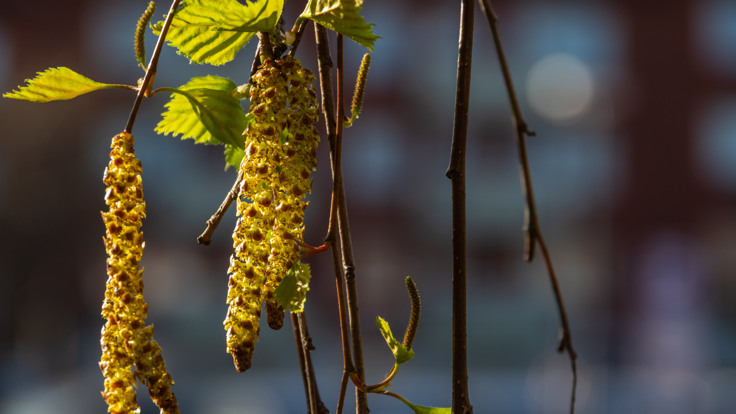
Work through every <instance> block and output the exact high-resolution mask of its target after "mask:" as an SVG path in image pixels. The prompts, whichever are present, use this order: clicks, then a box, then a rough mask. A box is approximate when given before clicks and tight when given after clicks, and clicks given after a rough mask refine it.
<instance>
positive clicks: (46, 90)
mask: <svg viewBox="0 0 736 414" xmlns="http://www.w3.org/2000/svg"><path fill="white" fill-rule="evenodd" d="M37 75H38V76H36V77H35V78H33V79H26V82H27V85H26V86H21V87H20V88H19V89H18V90H17V91H12V92H6V93H5V94H3V97H5V98H13V99H21V100H24V101H31V102H51V101H64V100H67V99H72V98H76V97H77V96H79V95H84V94H85V93H89V92H94V91H97V90H100V89H111V88H120V87H121V85H110V84H106V83H100V82H95V81H93V80H92V79H90V78H88V77H86V76H82V75H80V74H78V73H77V72H74V71H73V70H71V69H69V68H65V67H59V68H50V69H46V70H45V71H43V72H38V74H37Z"/></svg>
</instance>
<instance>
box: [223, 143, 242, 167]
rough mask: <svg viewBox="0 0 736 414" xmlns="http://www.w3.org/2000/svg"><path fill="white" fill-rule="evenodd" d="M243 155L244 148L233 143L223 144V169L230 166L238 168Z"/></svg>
mask: <svg viewBox="0 0 736 414" xmlns="http://www.w3.org/2000/svg"><path fill="white" fill-rule="evenodd" d="M243 157H245V150H244V149H243V148H240V147H236V146H235V145H225V171H227V169H228V168H230V167H231V166H232V167H235V168H238V167H239V166H240V162H241V161H243Z"/></svg>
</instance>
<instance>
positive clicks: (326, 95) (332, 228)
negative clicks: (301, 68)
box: [314, 23, 355, 414]
mask: <svg viewBox="0 0 736 414" xmlns="http://www.w3.org/2000/svg"><path fill="white" fill-rule="evenodd" d="M314 31H315V38H316V43H317V64H318V69H319V78H320V87H321V88H320V89H321V101H322V105H321V107H322V113H323V114H324V117H325V128H326V130H327V141H328V144H329V147H330V161H331V163H330V168H331V170H332V183H333V184H332V185H333V188H332V199H331V202H330V221H329V225H328V230H327V236H326V237H325V244H328V245H330V246H331V247H332V260H333V266H334V269H335V284H336V288H337V305H338V311H339V315H340V338H341V341H342V354H343V378H342V380H341V382H340V396H339V399H338V402H337V411H336V412H337V414H341V413H342V409H343V405H344V401H345V390H346V387H347V379H348V378H349V377H350V376H351V374H354V373H355V368H354V366H353V359H352V356H351V354H350V339H349V336H348V330H349V329H350V328H349V324H348V317H347V313H346V305H345V302H346V300H345V290H344V289H345V288H344V280H343V274H342V271H341V269H340V252H339V249H338V248H337V243H338V241H337V228H338V225H337V222H338V219H337V217H338V212H337V211H338V203H339V193H340V187H341V185H340V182H341V181H342V179H341V171H340V159H339V157H340V153H339V151H338V148H337V122H336V120H335V101H334V96H333V94H332V76H331V74H330V68H331V67H332V65H333V64H332V58H331V57H330V46H329V42H328V40H327V30H326V29H325V28H324V27H322V26H320V25H319V24H317V23H314Z"/></svg>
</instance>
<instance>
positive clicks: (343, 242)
mask: <svg viewBox="0 0 736 414" xmlns="http://www.w3.org/2000/svg"><path fill="white" fill-rule="evenodd" d="M343 73H344V67H343V35H342V34H340V33H338V34H337V113H336V115H335V117H336V119H337V136H336V139H335V140H336V150H337V153H338V154H340V153H341V152H342V130H343V125H342V119H343V118H344V117H345V85H344V82H343ZM338 159H339V158H338ZM336 171H339V174H340V178H341V179H340V182H339V185H340V188H339V192H338V194H339V198H338V203H337V213H338V214H337V222H338V225H339V229H338V230H339V231H338V234H339V235H340V252H341V253H342V268H343V271H344V272H345V287H346V291H347V299H348V303H347V305H348V320H349V321H350V340H351V341H352V347H353V364H354V365H355V372H356V374H357V376H358V379H359V380H360V382H361V384H363V383H365V369H364V367H363V340H362V338H361V333H360V313H359V312H358V287H357V285H356V282H355V276H356V273H355V258H354V256H353V242H352V239H351V237H350V223H349V220H348V207H347V201H346V199H345V185H344V183H343V181H342V166H341V165H340V164H337V168H336ZM355 400H356V401H355V405H356V406H355V408H356V412H357V413H361V414H362V413H368V398H367V396H366V393H365V391H363V390H361V389H360V388H359V387H356V388H355Z"/></svg>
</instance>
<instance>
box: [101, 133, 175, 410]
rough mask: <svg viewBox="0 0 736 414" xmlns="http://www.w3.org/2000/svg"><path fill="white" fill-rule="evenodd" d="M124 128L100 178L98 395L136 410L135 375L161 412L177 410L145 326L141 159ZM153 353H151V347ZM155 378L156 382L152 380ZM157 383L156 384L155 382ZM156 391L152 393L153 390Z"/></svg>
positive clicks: (111, 407)
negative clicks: (102, 259)
mask: <svg viewBox="0 0 736 414" xmlns="http://www.w3.org/2000/svg"><path fill="white" fill-rule="evenodd" d="M133 142H134V138H133V136H132V135H130V134H128V133H125V132H124V133H121V134H118V135H116V136H115V137H114V138H113V140H112V145H111V147H112V151H111V152H110V163H109V165H108V167H107V169H106V170H105V174H104V177H103V181H104V183H105V184H106V185H107V188H108V189H107V192H106V196H105V201H106V203H107V205H108V207H109V209H108V211H107V212H103V213H102V218H103V221H104V223H105V227H106V229H107V232H106V235H105V240H104V241H105V249H106V250H107V256H108V257H107V274H108V279H107V285H106V289H105V300H104V301H103V304H102V317H103V318H104V319H105V320H106V323H105V325H104V327H103V328H102V333H101V338H100V345H101V347H102V357H101V359H100V369H101V370H102V373H103V376H104V377H105V390H104V391H103V392H102V396H103V398H104V399H105V401H106V402H107V405H108V411H109V412H111V413H119V412H126V413H127V412H133V413H135V412H140V409H139V408H138V404H137V402H136V393H135V378H138V379H139V380H140V381H141V382H143V383H144V384H146V386H147V387H148V388H149V393H150V394H151V397H152V398H153V400H154V402H155V403H156V404H157V405H158V406H159V408H160V409H161V412H162V413H178V412H179V409H178V406H177V403H176V397H175V396H174V394H173V393H172V392H171V390H170V385H172V384H173V383H174V381H173V380H172V379H171V376H170V375H169V374H168V372H166V367H165V364H164V361H163V358H162V357H161V350H160V348H159V347H158V344H156V342H155V341H154V340H153V327H152V326H148V327H146V326H145V319H146V317H147V315H148V305H147V304H146V302H145V301H144V299H143V279H142V275H143V269H142V268H141V266H140V261H141V256H142V255H143V237H142V233H141V231H140V229H141V225H142V222H141V219H142V218H144V217H145V216H146V205H145V202H144V201H143V190H142V181H141V172H142V170H141V163H140V161H139V160H138V159H137V158H136V157H135V152H134V150H133ZM154 351H155V352H156V354H155V355H156V357H155V358H152V357H151V352H154ZM153 378H156V381H152V379H153ZM154 382H155V388H152V387H153V383H154ZM154 391H155V393H154Z"/></svg>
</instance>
